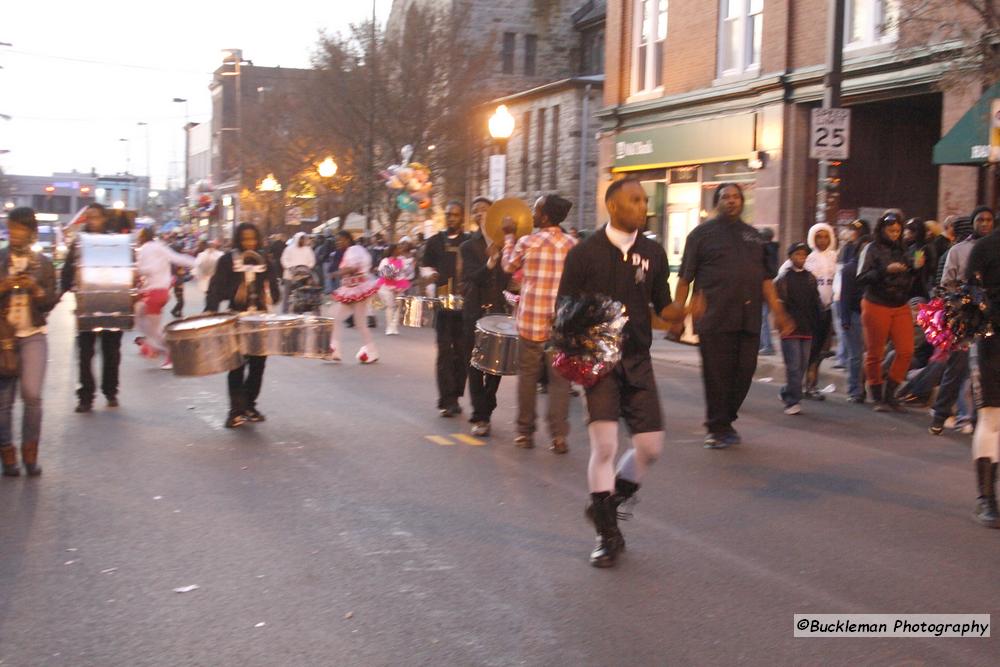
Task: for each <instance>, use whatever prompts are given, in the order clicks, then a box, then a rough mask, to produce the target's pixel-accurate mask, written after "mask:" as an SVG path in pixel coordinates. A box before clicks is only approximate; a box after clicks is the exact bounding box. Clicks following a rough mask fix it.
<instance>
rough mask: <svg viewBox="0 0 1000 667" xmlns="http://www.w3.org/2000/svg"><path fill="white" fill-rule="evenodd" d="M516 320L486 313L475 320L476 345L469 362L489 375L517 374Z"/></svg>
mask: <svg viewBox="0 0 1000 667" xmlns="http://www.w3.org/2000/svg"><path fill="white" fill-rule="evenodd" d="M517 339H518V335H517V320H516V319H514V318H513V317H509V316H507V315H487V316H486V317H482V318H480V319H479V321H478V322H476V347H475V348H474V349H473V350H472V359H471V361H470V362H469V363H471V364H472V366H473V367H474V368H478V369H479V370H481V371H482V372H484V373H489V374H490V375H517Z"/></svg>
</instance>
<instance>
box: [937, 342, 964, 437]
mask: <svg viewBox="0 0 1000 667" xmlns="http://www.w3.org/2000/svg"><path fill="white" fill-rule="evenodd" d="M968 379H969V351H968V350H952V351H951V353H950V354H949V355H948V361H947V362H946V363H945V368H944V377H942V378H941V387H940V388H939V389H938V395H937V398H936V399H935V400H934V418H935V419H941V420H944V419H947V418H948V417H950V416H951V411H952V408H954V407H955V403H956V402H958V399H959V396H960V395H961V393H962V387H963V386H965V381H966V380H968Z"/></svg>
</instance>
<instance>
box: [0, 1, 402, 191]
mask: <svg viewBox="0 0 1000 667" xmlns="http://www.w3.org/2000/svg"><path fill="white" fill-rule="evenodd" d="M371 2H372V0H282V1H279V2H274V1H272V2H262V1H261V0H243V1H242V2H232V1H222V0H201V1H194V0H174V1H173V2H169V3H159V2H157V3H154V2H148V0H102V1H101V2H98V3H81V2H79V1H78V0H72V1H71V0H48V1H47V2H44V3H42V2H29V1H28V0H5V1H4V2H2V3H0V43H8V44H11V45H12V46H2V45H0V68H2V69H0V114H3V115H4V116H10V120H5V119H4V118H3V117H2V116H0V167H2V168H3V170H4V171H5V172H6V173H9V174H32V175H40V176H45V175H49V174H51V173H53V172H68V171H71V170H73V169H76V170H78V171H81V172H89V171H90V169H91V168H94V169H96V170H97V172H98V173H112V174H113V173H118V172H124V171H126V170H128V171H130V172H131V173H133V174H137V175H141V176H142V175H146V174H147V173H148V174H151V176H152V180H153V187H154V188H164V187H166V185H167V181H168V179H172V180H173V182H174V185H175V186H177V187H180V185H181V180H182V179H183V170H184V166H183V159H184V131H183V129H182V128H183V126H184V123H185V114H187V118H188V119H190V120H191V121H193V122H201V121H206V120H208V119H209V118H210V116H211V98H210V97H209V93H208V84H209V83H210V82H211V77H212V72H213V71H214V70H215V68H216V67H218V66H219V65H220V64H221V62H222V50H223V49H228V48H239V49H243V57H244V58H246V59H249V60H252V61H253V62H254V64H255V65H263V66H278V65H280V66H282V67H309V66H310V54H311V52H312V50H313V49H314V47H315V44H316V42H317V40H318V36H319V31H320V30H325V31H327V32H330V33H333V32H339V31H345V30H346V29H347V28H348V26H349V25H350V24H351V23H355V22H359V21H361V20H364V19H365V18H366V17H368V16H370V15H371V11H372V5H371ZM374 2H375V9H376V14H377V16H378V20H379V21H380V22H381V23H383V24H384V22H385V20H386V19H387V18H388V15H389V10H390V8H391V5H392V0H374ZM175 97H177V98H184V99H187V100H188V103H187V104H186V105H185V104H183V103H174V102H173V98H175ZM139 123H148V125H146V126H142V125H139ZM122 139H125V140H126V141H121V140H122ZM4 150H6V151H9V152H7V153H2V151H4ZM147 164H148V168H147Z"/></svg>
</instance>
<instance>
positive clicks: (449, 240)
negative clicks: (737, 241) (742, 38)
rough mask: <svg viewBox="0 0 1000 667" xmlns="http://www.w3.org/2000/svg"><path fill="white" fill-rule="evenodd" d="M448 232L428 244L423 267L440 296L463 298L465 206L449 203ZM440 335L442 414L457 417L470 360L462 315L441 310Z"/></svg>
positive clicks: (439, 234) (439, 393) (440, 409)
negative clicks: (459, 296)
mask: <svg viewBox="0 0 1000 667" xmlns="http://www.w3.org/2000/svg"><path fill="white" fill-rule="evenodd" d="M444 211H445V213H444V216H445V218H444V219H445V224H446V225H447V227H446V228H445V230H444V231H442V232H439V233H437V234H435V235H434V236H432V237H431V238H429V239H428V240H427V246H426V248H425V249H424V257H423V260H422V262H421V265H422V266H424V267H426V268H429V269H430V270H431V272H430V278H431V279H432V280H433V281H434V284H435V285H436V286H437V294H438V296H444V295H446V294H461V293H462V289H461V284H460V283H461V278H462V255H461V253H460V252H459V248H461V247H462V244H463V243H465V242H466V241H468V240H469V235H468V234H467V233H466V232H465V231H464V230H463V228H464V226H465V206H464V205H463V204H462V203H461V202H458V201H452V202H448V205H447V206H446V207H445V209H444ZM434 329H435V331H436V333H437V364H436V367H437V385H438V414H440V415H441V416H442V417H455V416H457V415H460V414H462V407H461V406H460V405H459V404H458V399H459V398H460V397H461V396H462V394H464V393H465V377H466V371H467V369H468V368H469V356H468V355H467V354H463V349H462V348H463V346H462V335H463V333H462V313H461V311H455V310H441V311H440V312H439V313H438V315H437V318H436V320H435V322H434Z"/></svg>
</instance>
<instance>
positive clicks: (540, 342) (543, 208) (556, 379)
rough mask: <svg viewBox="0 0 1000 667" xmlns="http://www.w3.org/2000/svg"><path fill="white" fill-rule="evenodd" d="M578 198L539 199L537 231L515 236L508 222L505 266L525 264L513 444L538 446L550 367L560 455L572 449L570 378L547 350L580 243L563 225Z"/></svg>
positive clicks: (554, 446) (552, 431)
mask: <svg viewBox="0 0 1000 667" xmlns="http://www.w3.org/2000/svg"><path fill="white" fill-rule="evenodd" d="M572 206H573V203H572V202H570V201H569V200H567V199H563V198H562V197H560V196H558V195H544V196H542V197H539V198H538V200H537V201H536V202H535V208H534V211H533V214H534V225H535V227H536V228H537V229H538V230H539V231H538V232H537V233H535V234H531V235H528V236H522V237H521V238H520V239H519V240H516V241H515V237H514V233H515V231H516V226H515V225H514V224H513V223H511V222H507V223H505V224H504V228H503V231H504V234H505V235H506V237H505V238H506V241H505V244H504V248H503V269H504V271H507V272H508V273H514V272H516V271H518V270H519V269H523V271H524V278H523V282H522V284H521V299H520V303H519V305H518V308H517V328H518V333H519V335H520V340H519V341H518V360H517V363H518V375H517V437H515V438H514V446H516V447H520V448H521V449H531V448H532V447H534V446H535V442H534V432H535V399H536V396H537V391H538V389H537V387H538V380H539V377H540V376H541V374H542V371H543V370H546V369H547V370H548V371H549V374H548V376H549V382H550V385H551V386H550V388H549V414H548V421H549V435H550V436H551V438H552V443H551V445H550V447H549V449H550V450H551V451H552V452H554V453H556V454H565V453H566V452H567V451H569V446H568V445H567V444H566V436H567V435H569V418H568V416H569V390H570V387H569V381H568V380H566V379H565V378H563V377H562V376H560V375H559V374H558V373H555V372H553V371H552V353H551V352H547V351H546V350H545V343H546V342H547V341H548V339H549V331H550V330H551V329H552V317H553V315H554V314H555V306H556V292H557V291H558V290H559V279H560V278H561V277H562V271H563V264H564V263H565V262H566V255H567V254H568V253H569V251H570V248H572V247H573V245H574V244H575V243H576V241H574V240H573V238H572V237H570V236H569V235H568V234H566V233H564V232H563V230H562V228H561V227H560V226H559V224H560V223H561V222H562V221H563V220H565V219H566V216H567V215H568V214H569V210H570V208H572Z"/></svg>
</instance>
